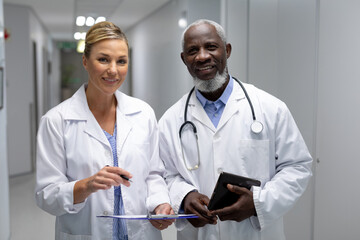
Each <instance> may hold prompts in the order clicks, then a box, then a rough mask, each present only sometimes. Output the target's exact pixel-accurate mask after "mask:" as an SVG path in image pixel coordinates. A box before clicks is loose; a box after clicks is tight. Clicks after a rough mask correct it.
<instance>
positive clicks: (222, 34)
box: [181, 19, 226, 50]
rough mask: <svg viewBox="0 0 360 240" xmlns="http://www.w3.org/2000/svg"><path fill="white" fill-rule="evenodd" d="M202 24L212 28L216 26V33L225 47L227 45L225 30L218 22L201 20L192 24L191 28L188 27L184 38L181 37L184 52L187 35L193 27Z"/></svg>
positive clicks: (183, 35)
mask: <svg viewBox="0 0 360 240" xmlns="http://www.w3.org/2000/svg"><path fill="white" fill-rule="evenodd" d="M201 24H209V25H211V26H214V27H215V29H216V33H217V34H218V35H219V37H220V38H221V40H222V41H223V42H224V45H226V36H225V31H224V28H223V27H222V26H221V25H220V24H218V23H217V22H214V21H211V20H208V19H199V20H196V21H195V22H193V23H192V24H190V25H189V26H187V28H186V29H185V30H184V32H183V33H182V37H181V46H182V50H184V46H185V33H186V32H187V31H188V30H189V29H190V28H191V27H193V26H198V25H201Z"/></svg>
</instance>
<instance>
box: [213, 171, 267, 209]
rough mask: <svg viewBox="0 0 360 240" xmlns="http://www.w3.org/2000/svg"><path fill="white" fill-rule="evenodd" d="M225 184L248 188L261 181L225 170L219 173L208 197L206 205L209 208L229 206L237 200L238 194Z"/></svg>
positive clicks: (259, 183)
mask: <svg viewBox="0 0 360 240" xmlns="http://www.w3.org/2000/svg"><path fill="white" fill-rule="evenodd" d="M227 184H232V185H236V186H239V187H245V188H247V189H249V190H250V188H251V187H252V186H260V185H261V182H260V181H258V180H256V179H252V178H247V177H243V176H239V175H235V174H231V173H227V172H222V173H220V175H219V178H218V180H217V183H216V185H215V188H214V191H213V193H212V195H211V198H210V202H209V205H208V209H209V210H217V209H221V208H224V207H227V206H230V205H232V204H233V203H235V202H236V201H237V200H238V198H239V195H238V194H236V193H233V192H230V191H229V190H228V189H227V187H226V185H227Z"/></svg>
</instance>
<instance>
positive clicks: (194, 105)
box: [188, 93, 216, 132]
mask: <svg viewBox="0 0 360 240" xmlns="http://www.w3.org/2000/svg"><path fill="white" fill-rule="evenodd" d="M188 114H191V115H192V116H193V117H194V118H195V119H197V120H198V121H199V122H200V123H202V124H204V125H205V126H206V127H208V128H209V129H210V130H211V131H213V132H215V131H216V128H215V126H214V124H213V123H212V122H211V120H210V118H209V116H208V115H207V114H206V112H205V110H204V108H203V106H202V105H201V103H200V101H199V100H198V99H197V98H196V94H195V93H193V94H192V96H191V98H190V101H189V107H188ZM188 116H189V115H188Z"/></svg>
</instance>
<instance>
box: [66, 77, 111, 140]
mask: <svg viewBox="0 0 360 240" xmlns="http://www.w3.org/2000/svg"><path fill="white" fill-rule="evenodd" d="M85 87H86V85H85V84H84V85H83V86H82V87H81V88H80V89H79V90H78V91H77V92H76V93H75V94H74V95H73V97H71V99H70V101H71V104H70V107H69V108H68V109H67V111H66V113H65V120H78V121H85V122H86V125H85V129H84V132H85V133H87V134H89V135H90V136H92V137H93V138H95V139H97V140H98V141H100V142H102V143H103V144H105V145H108V146H110V145H109V142H108V140H107V138H106V136H105V134H104V132H103V130H102V129H101V127H100V125H99V123H98V122H97V121H96V119H95V117H94V115H93V114H92V113H91V111H90V109H89V105H88V104H87V100H86V95H85Z"/></svg>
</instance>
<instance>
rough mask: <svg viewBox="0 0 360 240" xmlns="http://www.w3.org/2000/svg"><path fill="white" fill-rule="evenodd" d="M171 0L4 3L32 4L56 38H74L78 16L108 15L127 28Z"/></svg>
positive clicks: (29, 0) (8, 0)
mask: <svg viewBox="0 0 360 240" xmlns="http://www.w3.org/2000/svg"><path fill="white" fill-rule="evenodd" d="M169 1H171V0H4V3H9V4H16V5H24V6H29V7H31V8H32V9H33V11H34V12H35V14H36V15H37V16H38V18H39V19H40V21H41V22H42V24H43V25H44V26H45V28H46V29H47V31H48V32H49V34H50V35H51V36H52V38H53V39H55V40H74V38H73V36H74V32H75V28H76V27H75V19H76V16H79V15H82V16H86V17H87V16H93V17H95V18H96V17H98V16H105V17H106V18H107V20H109V21H112V22H114V23H115V24H116V25H118V26H119V27H120V28H121V29H122V30H124V31H126V29H129V28H130V27H132V26H133V25H134V24H136V23H138V22H139V21H140V20H143V19H144V18H146V17H147V16H149V15H150V14H151V13H153V12H154V11H156V10H157V9H159V8H160V7H161V6H163V5H164V4H166V3H167V2H169ZM5 21H6V20H5ZM5 24H6V23H5ZM85 31H86V30H85Z"/></svg>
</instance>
